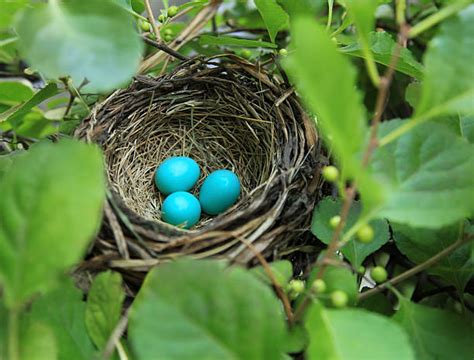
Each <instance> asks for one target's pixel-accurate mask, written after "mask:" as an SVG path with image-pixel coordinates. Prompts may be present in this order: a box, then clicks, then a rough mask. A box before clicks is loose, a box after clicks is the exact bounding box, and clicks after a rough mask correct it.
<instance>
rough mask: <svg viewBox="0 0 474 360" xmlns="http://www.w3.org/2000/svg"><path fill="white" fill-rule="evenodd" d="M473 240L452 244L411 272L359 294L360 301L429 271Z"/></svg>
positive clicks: (408, 271)
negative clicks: (424, 271)
mask: <svg viewBox="0 0 474 360" xmlns="http://www.w3.org/2000/svg"><path fill="white" fill-rule="evenodd" d="M471 240H472V238H468V240H467V241H466V240H463V239H461V240H458V241H456V242H455V243H453V244H451V245H450V246H448V247H447V248H446V249H444V250H442V251H440V252H439V253H437V254H436V255H435V256H433V257H432V258H429V259H428V260H426V261H425V262H423V263H421V264H418V265H417V266H415V267H413V268H411V269H410V270H407V271H405V272H404V273H402V274H400V275H398V276H395V277H394V278H392V279H390V280H388V281H386V282H384V283H383V284H380V285H378V286H377V287H374V288H373V289H370V290H368V291H365V292H363V293H361V294H359V297H358V299H359V300H362V299H366V298H368V297H370V296H372V295H375V294H377V293H379V292H381V291H383V290H385V289H387V288H389V287H390V286H392V285H395V284H398V283H399V282H402V281H403V280H406V279H408V278H410V277H412V276H414V275H416V274H418V273H419V272H422V271H423V270H426V269H428V268H429V267H431V266H433V265H434V264H436V263H437V262H438V261H439V260H441V259H442V258H444V257H446V256H448V255H449V254H451V253H452V252H453V251H454V250H456V249H457V248H459V247H461V246H462V245H464V244H467V243H469V241H471Z"/></svg>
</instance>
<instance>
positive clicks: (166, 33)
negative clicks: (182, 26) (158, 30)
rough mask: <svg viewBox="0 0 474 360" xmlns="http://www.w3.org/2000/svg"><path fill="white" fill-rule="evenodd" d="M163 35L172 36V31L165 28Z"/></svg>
mask: <svg viewBox="0 0 474 360" xmlns="http://www.w3.org/2000/svg"><path fill="white" fill-rule="evenodd" d="M163 33H164V34H165V35H173V30H171V29H170V28H166V29H165V30H164V31H163Z"/></svg>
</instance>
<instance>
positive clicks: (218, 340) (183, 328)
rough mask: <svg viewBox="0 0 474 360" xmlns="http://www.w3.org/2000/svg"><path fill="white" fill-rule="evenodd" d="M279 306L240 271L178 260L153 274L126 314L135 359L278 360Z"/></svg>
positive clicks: (280, 351) (282, 335)
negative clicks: (127, 314)
mask: <svg viewBox="0 0 474 360" xmlns="http://www.w3.org/2000/svg"><path fill="white" fill-rule="evenodd" d="M285 335H286V333H285V323H284V317H283V314H282V309H281V305H280V303H279V302H278V300H277V299H276V297H275V296H274V294H273V293H272V291H271V290H270V288H269V287H267V286H266V285H265V284H263V283H262V282H261V281H259V280H258V279H256V278H255V277H254V276H253V275H251V274H250V273H249V272H247V271H246V270H244V269H242V268H238V267H234V268H225V264H224V263H222V262H217V261H211V260H202V261H196V260H194V261H193V260H178V261H176V262H173V263H168V264H164V265H162V266H159V267H157V268H155V269H153V270H152V271H151V272H150V273H149V274H148V276H147V278H146V280H145V283H144V285H143V286H142V288H141V290H140V293H139V295H138V296H137V298H136V300H135V302H134V303H133V307H132V311H131V312H130V325H129V336H130V340H131V342H132V345H133V350H134V352H135V353H136V356H137V358H139V359H142V360H143V359H156V357H157V356H159V357H161V358H166V359H204V358H205V359H279V358H280V357H281V356H282V354H283V351H284V346H285V344H284V338H285Z"/></svg>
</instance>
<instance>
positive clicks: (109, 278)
mask: <svg viewBox="0 0 474 360" xmlns="http://www.w3.org/2000/svg"><path fill="white" fill-rule="evenodd" d="M124 298H125V292H124V290H123V288H122V277H121V276H120V274H119V273H114V272H111V271H107V272H103V273H100V274H99V275H97V276H96V278H95V279H94V282H93V283H92V286H91V289H90V291H89V295H88V298H87V307H86V317H85V321H86V326H87V330H88V332H89V335H90V337H91V338H92V340H93V341H94V344H95V345H96V346H97V347H98V348H99V349H103V348H104V346H105V345H106V344H107V340H108V339H109V337H110V335H111V334H112V332H113V330H114V329H115V327H116V325H117V323H118V321H119V319H120V314H121V311H122V302H123V300H124Z"/></svg>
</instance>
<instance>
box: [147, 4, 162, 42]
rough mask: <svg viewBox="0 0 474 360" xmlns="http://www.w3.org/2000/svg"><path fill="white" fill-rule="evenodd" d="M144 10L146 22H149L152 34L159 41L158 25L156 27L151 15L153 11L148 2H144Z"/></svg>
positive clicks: (153, 17) (153, 16)
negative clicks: (146, 16) (146, 17)
mask: <svg viewBox="0 0 474 360" xmlns="http://www.w3.org/2000/svg"><path fill="white" fill-rule="evenodd" d="M145 8H146V12H147V14H148V20H149V21H150V24H151V28H152V29H153V32H154V33H155V36H156V40H157V41H160V29H159V27H158V25H156V20H155V15H153V9H152V8H151V5H150V0H145Z"/></svg>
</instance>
